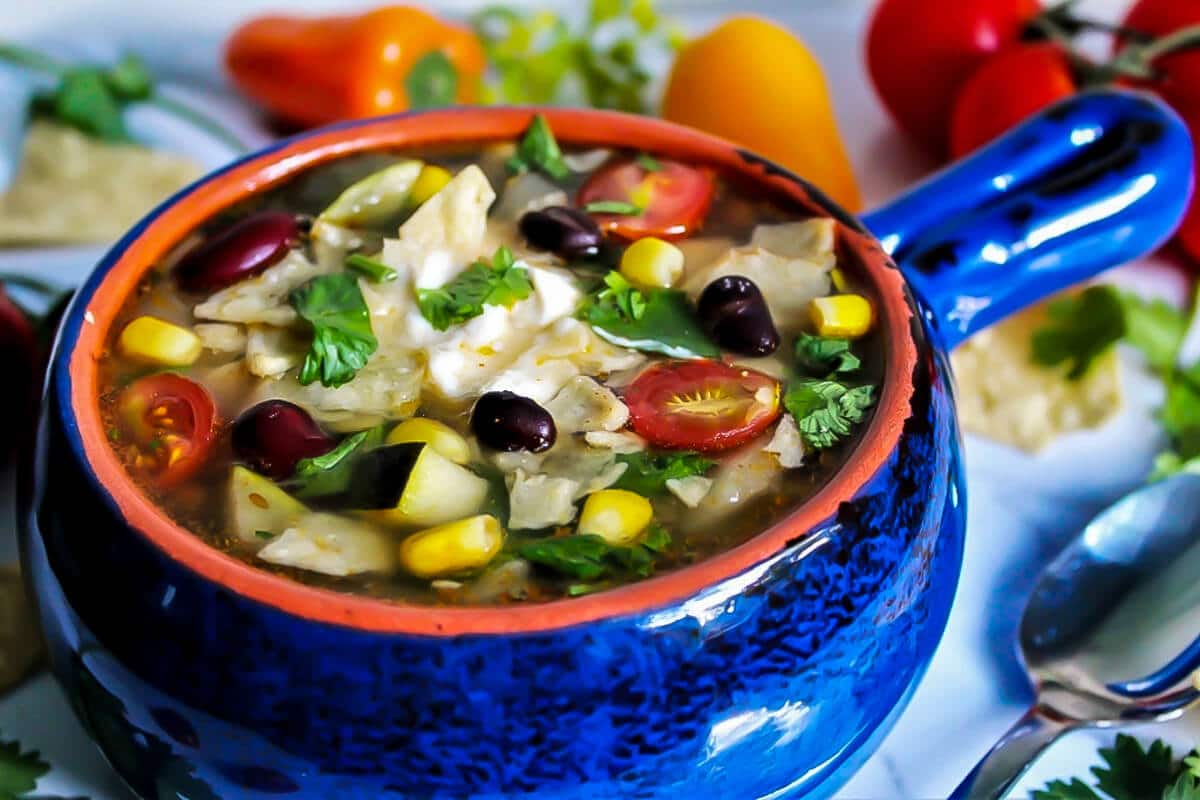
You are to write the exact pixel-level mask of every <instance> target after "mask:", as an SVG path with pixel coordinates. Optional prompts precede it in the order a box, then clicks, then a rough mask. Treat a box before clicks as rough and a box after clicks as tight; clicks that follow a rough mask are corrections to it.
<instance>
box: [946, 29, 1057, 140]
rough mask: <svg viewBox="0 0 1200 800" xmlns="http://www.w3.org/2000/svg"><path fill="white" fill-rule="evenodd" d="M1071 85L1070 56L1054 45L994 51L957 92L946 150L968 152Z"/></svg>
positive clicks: (1034, 112)
mask: <svg viewBox="0 0 1200 800" xmlns="http://www.w3.org/2000/svg"><path fill="white" fill-rule="evenodd" d="M1077 88H1078V87H1077V85H1076V83H1075V76H1074V74H1073V72H1072V69H1071V61H1070V59H1069V58H1068V57H1067V54H1066V52H1064V51H1063V49H1062V47H1061V46H1060V45H1058V44H1055V43H1052V42H1036V43H1032V44H1020V45H1016V46H1015V47H1012V48H1010V49H1009V50H1006V51H1004V52H1003V53H1000V54H999V55H997V56H996V57H995V58H993V59H992V60H991V61H989V62H987V63H986V64H984V65H983V66H982V67H980V68H979V69H977V70H976V71H975V74H974V75H972V76H971V77H970V78H969V79H968V80H967V82H966V84H964V85H963V87H962V91H960V92H959V93H958V99H957V100H956V101H955V103H954V116H953V117H952V119H951V123H950V154H951V155H952V156H954V157H955V158H959V157H961V156H964V155H966V154H967V153H970V152H971V151H972V150H974V149H976V148H977V147H979V146H981V145H984V144H987V143H988V142H990V141H991V140H992V139H995V138H996V137H997V136H999V135H1000V134H1002V133H1004V132H1005V131H1007V130H1009V129H1010V128H1013V127H1015V126H1016V125H1018V124H1020V123H1021V122H1024V121H1025V120H1026V119H1027V118H1029V117H1031V116H1033V115H1034V114H1036V113H1037V112H1038V111H1041V110H1042V109H1043V108H1046V107H1047V106H1051V105H1054V104H1055V103H1057V102H1058V101H1059V100H1062V99H1064V98H1067V97H1070V96H1071V95H1073V94H1075V91H1076V89H1077Z"/></svg>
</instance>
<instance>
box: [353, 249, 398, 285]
mask: <svg viewBox="0 0 1200 800" xmlns="http://www.w3.org/2000/svg"><path fill="white" fill-rule="evenodd" d="M346 266H347V267H348V268H349V269H352V270H354V271H355V272H357V273H358V274H360V275H362V276H363V277H365V278H367V280H369V281H371V282H372V283H385V282H388V281H394V280H396V278H397V277H398V275H397V273H396V270H394V269H392V268H391V267H389V266H388V265H387V264H384V263H383V262H382V261H376V260H375V259H373V258H368V257H367V256H364V255H361V254H360V253H354V254H352V255H349V256H346Z"/></svg>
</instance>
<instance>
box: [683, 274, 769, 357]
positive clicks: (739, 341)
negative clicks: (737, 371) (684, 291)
mask: <svg viewBox="0 0 1200 800" xmlns="http://www.w3.org/2000/svg"><path fill="white" fill-rule="evenodd" d="M698 309H699V312H700V322H701V324H703V325H704V329H705V331H706V332H707V333H708V335H709V336H710V337H711V338H712V340H713V341H714V342H716V343H717V345H718V346H720V347H721V348H723V349H725V350H731V351H733V352H734V353H738V354H739V355H744V356H769V355H771V353H774V352H775V351H776V349H778V348H779V331H778V330H777V329H776V328H775V322H774V321H773V320H772V319H771V312H770V310H769V309H768V308H767V301H766V300H764V299H763V296H762V292H761V291H759V289H758V287H757V286H756V285H755V284H754V281H752V280H750V279H749V278H746V277H743V276H741V275H723V276H721V277H720V278H717V279H716V280H715V281H713V282H712V283H710V284H709V285H708V286H706V287H704V291H703V292H702V293H701V294H700V302H699V304H698Z"/></svg>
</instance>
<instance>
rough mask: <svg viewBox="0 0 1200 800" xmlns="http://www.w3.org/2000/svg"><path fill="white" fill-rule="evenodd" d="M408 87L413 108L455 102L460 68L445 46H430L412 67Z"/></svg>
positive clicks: (406, 86) (406, 91)
mask: <svg viewBox="0 0 1200 800" xmlns="http://www.w3.org/2000/svg"><path fill="white" fill-rule="evenodd" d="M404 91H405V93H406V94H407V95H408V105H409V107H410V108H414V109H418V108H441V107H444V106H452V105H454V99H455V95H456V94H457V92H458V70H457V69H455V67H454V63H453V62H451V61H450V59H449V58H448V57H447V56H446V54H445V53H443V52H442V51H441V50H430V51H429V52H428V53H426V54H425V55H423V56H421V57H420V58H418V59H417V61H416V63H414V64H413V65H412V69H410V70H409V71H408V75H406V76H405V78H404Z"/></svg>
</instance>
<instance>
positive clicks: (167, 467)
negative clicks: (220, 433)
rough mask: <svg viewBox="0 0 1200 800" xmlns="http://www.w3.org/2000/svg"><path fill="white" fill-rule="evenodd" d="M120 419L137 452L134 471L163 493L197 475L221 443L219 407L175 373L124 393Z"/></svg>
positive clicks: (150, 379) (143, 382) (143, 380)
mask: <svg viewBox="0 0 1200 800" xmlns="http://www.w3.org/2000/svg"><path fill="white" fill-rule="evenodd" d="M117 418H118V420H119V422H120V425H121V427H122V429H123V433H124V434H125V435H127V436H128V437H130V439H131V440H132V442H133V445H134V446H135V448H136V452H135V454H134V455H133V456H132V462H133V463H132V465H131V466H132V467H133V469H134V470H136V471H138V472H141V473H142V474H144V475H147V476H149V477H150V478H152V479H153V480H154V482H155V483H156V484H157V485H158V486H159V487H161V488H168V487H171V486H174V485H175V484H177V483H179V482H180V481H182V480H184V479H185V478H187V477H189V476H190V475H193V474H195V472H196V470H198V469H199V468H200V467H201V466H202V465H203V464H204V461H205V459H206V458H207V457H208V453H209V451H210V450H212V446H213V442H214V441H215V440H216V438H217V407H216V404H215V403H214V402H213V399H212V396H211V395H210V394H209V393H208V390H207V389H205V388H204V387H203V386H201V385H200V384H198V383H195V382H194V381H190V380H188V379H187V378H185V377H183V376H182V375H176V374H174V373H172V372H163V373H160V374H158V375H147V376H146V377H144V378H138V379H137V380H136V381H134V382H133V383H131V384H129V385H128V386H127V387H125V388H124V389H123V390H122V391H121V394H120V396H119V397H118V398H117Z"/></svg>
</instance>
